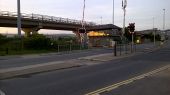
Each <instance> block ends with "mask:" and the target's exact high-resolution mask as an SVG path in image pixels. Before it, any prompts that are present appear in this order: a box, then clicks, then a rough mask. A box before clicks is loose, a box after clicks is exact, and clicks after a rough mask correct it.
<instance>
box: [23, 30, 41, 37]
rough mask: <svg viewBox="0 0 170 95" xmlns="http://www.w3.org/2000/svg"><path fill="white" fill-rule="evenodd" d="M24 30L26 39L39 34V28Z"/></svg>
mask: <svg viewBox="0 0 170 95" xmlns="http://www.w3.org/2000/svg"><path fill="white" fill-rule="evenodd" d="M22 30H23V31H24V32H25V37H29V36H31V35H32V34H38V31H39V30H40V29H39V28H22Z"/></svg>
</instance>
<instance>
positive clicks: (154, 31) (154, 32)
mask: <svg viewBox="0 0 170 95" xmlns="http://www.w3.org/2000/svg"><path fill="white" fill-rule="evenodd" d="M155 35H156V29H155V18H154V17H153V37H154V38H153V40H154V45H155V44H156V38H155Z"/></svg>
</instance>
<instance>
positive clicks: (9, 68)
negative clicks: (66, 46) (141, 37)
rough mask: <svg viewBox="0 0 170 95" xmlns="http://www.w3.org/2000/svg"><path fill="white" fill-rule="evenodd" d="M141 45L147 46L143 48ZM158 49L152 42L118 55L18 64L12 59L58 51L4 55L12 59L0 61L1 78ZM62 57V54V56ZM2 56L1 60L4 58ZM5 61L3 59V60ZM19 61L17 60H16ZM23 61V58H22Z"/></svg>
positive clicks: (52, 54)
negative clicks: (136, 50)
mask: <svg viewBox="0 0 170 95" xmlns="http://www.w3.org/2000/svg"><path fill="white" fill-rule="evenodd" d="M139 47H140V48H139ZM141 47H145V48H143V49H141ZM154 49H157V48H155V47H153V45H151V44H144V46H142V45H141V46H138V53H130V51H129V52H128V53H127V52H125V51H123V52H121V53H118V54H117V56H114V53H107V52H105V53H104V54H100V53H98V54H97V55H96V54H95V55H92V56H85V57H81V56H80V57H78V58H74V59H71V58H70V59H67V60H57V61H49V62H44V63H41V62H39V63H33V64H30V63H27V64H26V63H25V64H23V63H22V64H21V63H20V64H17V63H11V62H14V61H11V59H20V58H22V59H28V61H29V59H31V58H34V59H35V58H38V59H39V58H44V56H55V57H56V53H50V54H40V55H24V56H23V55H22V56H7V57H3V58H4V60H5V59H10V60H5V61H7V62H9V63H8V64H7V63H5V62H4V63H0V65H1V66H0V67H1V69H0V79H6V78H12V77H15V76H21V75H25V74H34V73H40V72H47V71H52V70H59V69H67V68H73V67H80V66H85V65H96V64H101V63H103V62H106V61H110V60H116V59H121V58H126V57H131V56H134V55H137V54H139V51H140V52H141V50H142V51H146V50H149V51H151V50H154ZM60 57H62V56H60ZM3 58H2V57H1V60H2V59H3ZM26 61H27V60H26ZM1 62H3V61H1ZM16 62H17V61H16ZM22 62H23V60H22Z"/></svg>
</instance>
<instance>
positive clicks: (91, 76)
mask: <svg viewBox="0 0 170 95" xmlns="http://www.w3.org/2000/svg"><path fill="white" fill-rule="evenodd" d="M168 56H170V46H167V47H164V48H162V49H160V50H157V51H154V52H150V53H144V54H140V55H136V56H133V57H128V58H124V59H120V60H112V61H108V62H104V63H102V64H98V65H93V66H85V67H78V68H72V69H67V70H59V71H52V72H47V73H41V74H34V75H27V76H21V77H17V78H13V79H6V80H0V89H1V90H2V91H3V92H5V93H6V95H84V94H85V93H88V92H91V91H94V90H97V89H99V88H102V87H105V86H108V85H111V84H114V83H117V82H120V81H123V80H127V79H129V78H132V77H134V76H137V75H140V74H143V73H146V72H148V71H151V70H153V69H156V68H159V67H162V66H164V65H167V64H170V59H169V57H168Z"/></svg>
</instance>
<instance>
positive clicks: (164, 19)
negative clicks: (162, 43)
mask: <svg viewBox="0 0 170 95" xmlns="http://www.w3.org/2000/svg"><path fill="white" fill-rule="evenodd" d="M163 30H165V9H163Z"/></svg>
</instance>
